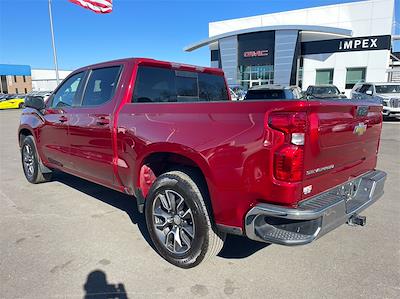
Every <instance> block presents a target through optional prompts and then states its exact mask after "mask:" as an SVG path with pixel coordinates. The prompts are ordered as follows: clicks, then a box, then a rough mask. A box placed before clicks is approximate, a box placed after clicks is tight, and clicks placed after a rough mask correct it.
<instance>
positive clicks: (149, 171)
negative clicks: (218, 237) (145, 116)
mask: <svg viewBox="0 0 400 299" xmlns="http://www.w3.org/2000/svg"><path fill="white" fill-rule="evenodd" d="M173 170H180V171H183V172H185V173H187V174H188V175H189V176H191V175H196V177H197V179H198V180H199V181H197V182H196V183H198V184H199V187H200V188H201V189H202V190H200V191H201V192H202V193H203V197H204V200H205V202H206V205H207V209H208V210H209V214H210V215H211V218H212V219H213V220H214V216H213V215H214V213H213V208H212V207H213V205H212V193H213V192H212V191H213V183H212V182H213V178H212V174H211V171H210V167H209V165H208V163H207V161H206V159H205V158H204V157H202V156H201V155H200V154H196V152H193V151H191V152H190V153H189V154H185V153H182V152H176V151H153V152H151V153H148V154H147V155H146V156H145V157H144V158H143V159H142V160H141V162H140V163H139V167H138V171H137V176H136V177H137V182H136V186H137V188H138V190H139V191H140V192H139V193H140V195H139V196H141V197H142V202H141V204H144V201H145V198H146V196H147V193H148V191H149V189H150V188H151V185H152V184H153V182H154V181H155V179H156V178H157V177H158V176H159V175H161V174H163V173H165V172H168V171H173ZM138 204H139V201H138ZM140 210H141V208H140Z"/></svg>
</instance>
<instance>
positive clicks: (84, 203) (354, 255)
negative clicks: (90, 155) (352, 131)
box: [0, 110, 400, 298]
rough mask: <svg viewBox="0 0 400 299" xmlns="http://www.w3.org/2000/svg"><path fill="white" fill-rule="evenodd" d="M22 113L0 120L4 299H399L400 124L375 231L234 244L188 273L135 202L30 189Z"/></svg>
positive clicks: (390, 136) (91, 188)
mask: <svg viewBox="0 0 400 299" xmlns="http://www.w3.org/2000/svg"><path fill="white" fill-rule="evenodd" d="M19 113H20V111H18V110H14V111H0V298H60V297H61V298H75V297H76V298H82V297H85V296H88V295H91V294H92V295H93V294H99V295H100V294H101V296H100V298H158V297H173V298H181V297H211V298H220V297H232V298H247V297H263V298H333V297H335V298H336V297H338V298H400V121H397V122H385V123H384V125H383V135H382V140H381V147H380V153H379V160H378V168H379V169H382V170H384V171H386V172H387V173H388V179H387V181H386V189H385V195H384V197H383V198H381V199H380V200H379V201H378V202H377V203H375V204H374V205H372V206H371V207H370V208H369V209H367V210H366V211H365V212H364V213H363V215H365V216H367V226H366V227H350V226H347V225H343V226H341V227H340V228H338V229H336V230H335V231H333V232H331V233H329V234H328V235H325V236H324V237H322V238H321V239H319V240H317V241H316V242H314V243H312V244H309V245H306V246H300V247H283V246H278V245H269V246H268V245H267V244H263V243H257V242H253V241H250V240H247V239H245V238H242V237H228V239H227V242H226V244H225V246H224V248H223V250H222V252H221V253H220V255H219V256H218V257H216V258H215V259H213V260H212V261H210V262H208V263H205V264H201V265H200V266H199V267H196V268H194V269H189V270H182V269H180V268H177V267H174V266H172V265H171V264H169V263H167V262H166V261H165V260H163V259H162V258H161V257H160V256H159V255H158V254H157V253H156V252H155V251H154V250H153V248H152V247H151V245H150V244H149V241H148V240H149V238H148V235H147V233H146V227H145V223H144V219H143V217H142V215H140V214H139V213H138V212H137V210H136V205H135V202H134V199H132V198H130V197H129V196H127V195H124V194H120V193H118V192H115V191H112V190H109V189H107V188H104V187H101V186H98V185H96V184H93V183H90V182H87V181H84V180H82V179H79V178H75V177H72V176H70V175H66V174H61V173H60V174H57V175H56V176H55V178H54V180H53V181H52V182H49V183H46V184H41V185H31V184H29V183H28V182H27V181H26V180H25V178H24V175H23V172H22V168H21V162H20V155H19V149H18V145H17V127H18V122H19ZM106 294H107V295H106ZM103 295H104V296H103Z"/></svg>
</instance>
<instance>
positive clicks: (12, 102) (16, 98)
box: [0, 94, 25, 110]
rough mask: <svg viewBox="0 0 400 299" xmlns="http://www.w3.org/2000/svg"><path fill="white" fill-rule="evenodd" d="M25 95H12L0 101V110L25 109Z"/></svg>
mask: <svg viewBox="0 0 400 299" xmlns="http://www.w3.org/2000/svg"><path fill="white" fill-rule="evenodd" d="M24 101H25V95H16V94H11V95H7V96H6V97H4V98H2V99H0V110H5V109H21V108H24Z"/></svg>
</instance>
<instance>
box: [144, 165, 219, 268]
mask: <svg viewBox="0 0 400 299" xmlns="http://www.w3.org/2000/svg"><path fill="white" fill-rule="evenodd" d="M200 182H201V180H200V177H199V176H197V175H196V173H195V172H190V171H185V170H183V171H178V170H177V171H170V172H166V173H164V174H162V175H160V176H159V177H158V178H157V180H156V181H155V182H154V184H153V185H152V187H151V189H150V190H149V193H148V195H147V197H146V202H145V216H146V224H147V228H148V230H149V234H150V237H151V239H152V241H153V243H154V246H155V247H156V249H157V251H158V253H159V254H160V255H161V256H162V257H163V258H164V259H165V260H167V261H168V262H170V263H171V264H173V265H175V266H178V267H180V268H192V267H195V266H197V265H198V264H200V263H201V262H202V261H203V260H204V261H205V260H208V259H209V258H210V257H212V256H215V255H217V254H218V253H219V252H220V250H221V249H222V246H223V244H224V240H225V234H223V233H220V232H218V231H217V230H216V229H215V227H214V225H213V224H212V221H211V219H210V216H209V213H208V210H207V207H206V204H205V202H206V198H204V197H206V196H208V195H206V194H207V193H206V192H204V190H203V192H201V191H200V190H202V188H201V183H200ZM167 192H168V193H172V194H174V195H173V196H174V197H175V199H174V200H175V203H177V198H178V199H180V200H182V198H183V199H184V202H183V203H182V205H184V206H183V207H182V206H181V208H182V210H184V208H186V211H188V210H190V215H189V214H188V215H189V220H188V221H186V220H183V219H184V218H183V217H184V216H182V218H181V219H182V222H183V223H182V224H181V220H179V224H181V229H180V230H179V224H177V223H176V222H175V217H177V216H178V214H177V213H178V212H176V214H175V216H172V217H171V218H172V219H173V220H172V221H173V222H172V223H171V224H169V225H171V226H174V227H175V226H176V227H178V230H177V231H176V230H175V233H174V234H173V237H172V240H171V242H172V243H173V249H172V247H171V246H168V245H165V244H166V243H168V239H171V238H168V236H169V234H170V233H172V232H173V227H172V228H171V229H169V227H167V228H164V230H163V231H161V230H160V229H157V228H156V222H160V221H161V226H162V225H163V223H162V221H163V220H162V219H163V217H161V220H160V218H159V217H157V216H155V213H154V210H155V209H156V208H155V207H156V206H157V204H158V202H159V201H160V196H163V194H165V195H166V196H167V197H168V195H167ZM178 196H181V197H178ZM164 198H165V196H164ZM161 201H162V200H161ZM174 205H175V206H177V207H176V209H175V211H177V210H179V204H174ZM160 207H161V206H160ZM163 207H164V206H163ZM181 212H182V211H180V212H179V215H181V214H180V213H181ZM167 213H168V212H167ZM173 214H174V212H171V213H169V214H168V215H173ZM157 218H158V219H157ZM171 218H169V220H171ZM190 219H192V221H191V220H190ZM190 222H192V223H194V224H193V230H192V233H193V237H191V236H190V234H187V233H186V232H185V228H184V227H183V226H184V225H187V224H188V223H189V224H190ZM165 223H170V222H168V221H167V219H166V218H165ZM159 226H160V224H159ZM176 232H177V233H178V235H179V236H180V237H179V238H178V239H180V240H181V242H178V244H183V245H184V246H182V247H181V246H179V245H177V247H179V248H180V249H182V250H183V251H184V250H185V249H186V250H187V251H186V252H182V253H178V252H172V250H173V251H175V242H176ZM163 234H164V236H165V235H166V236H165V239H164V242H162V240H161V239H162V238H163ZM182 234H184V235H186V237H185V238H183V237H184V236H182ZM185 239H186V240H191V242H190V245H186V244H187V243H186V244H184V243H185V242H183V241H185ZM170 245H171V244H170Z"/></svg>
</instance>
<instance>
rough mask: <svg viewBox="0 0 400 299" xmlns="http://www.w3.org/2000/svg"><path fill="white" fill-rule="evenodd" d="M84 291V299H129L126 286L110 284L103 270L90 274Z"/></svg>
mask: <svg viewBox="0 0 400 299" xmlns="http://www.w3.org/2000/svg"><path fill="white" fill-rule="evenodd" d="M83 289H84V291H85V296H84V297H83V298H84V299H128V296H127V294H126V290H125V286H124V284H122V283H118V284H109V283H108V282H107V276H106V273H104V272H103V271H101V270H95V271H92V272H91V273H89V275H88V276H87V279H86V282H85V284H84V285H83Z"/></svg>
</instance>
